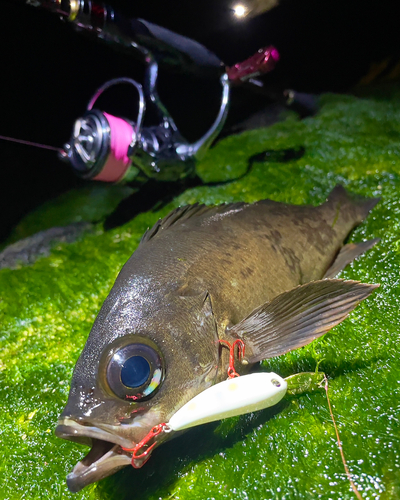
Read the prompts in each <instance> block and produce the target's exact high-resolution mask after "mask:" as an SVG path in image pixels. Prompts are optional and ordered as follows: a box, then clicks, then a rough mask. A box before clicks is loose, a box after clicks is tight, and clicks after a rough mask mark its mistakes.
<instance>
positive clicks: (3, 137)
mask: <svg viewBox="0 0 400 500" xmlns="http://www.w3.org/2000/svg"><path fill="white" fill-rule="evenodd" d="M0 139H3V141H9V142H16V143H18V144H25V145H26V146H34V147H35V148H41V149H49V150H50V151H57V152H60V151H61V148H56V147H55V146H48V145H47V144H39V143H38V142H31V141H24V140H22V139H14V138H13V137H7V136H5V135H0Z"/></svg>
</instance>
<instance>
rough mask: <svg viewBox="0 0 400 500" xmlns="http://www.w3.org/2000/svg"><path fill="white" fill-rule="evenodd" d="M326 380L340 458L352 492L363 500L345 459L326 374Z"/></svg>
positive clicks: (326, 390) (326, 389)
mask: <svg viewBox="0 0 400 500" xmlns="http://www.w3.org/2000/svg"><path fill="white" fill-rule="evenodd" d="M324 380H325V392H326V399H327V400H328V406H329V413H330V414H331V418H332V422H333V427H334V428H335V432H336V439H337V443H338V446H339V451H340V456H341V457H342V462H343V466H344V470H345V472H346V476H347V479H348V480H349V483H350V486H351V488H352V490H353V491H354V494H355V496H356V497H357V498H358V499H359V500H363V498H362V496H361V494H360V492H359V491H358V489H357V486H356V485H355V484H354V482H353V480H352V478H351V474H350V471H349V468H348V466H347V462H346V459H345V458H344V453H343V447H342V442H341V440H340V436H339V431H338V428H337V425H336V421H335V417H334V416H333V411H332V406H331V402H330V399H329V395H328V379H327V377H326V375H325V374H324Z"/></svg>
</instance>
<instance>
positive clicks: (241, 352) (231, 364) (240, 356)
mask: <svg viewBox="0 0 400 500" xmlns="http://www.w3.org/2000/svg"><path fill="white" fill-rule="evenodd" d="M219 343H220V344H222V345H224V346H225V347H227V348H228V349H229V368H228V377H229V378H235V377H239V376H240V375H239V374H238V373H237V371H236V370H235V347H236V346H237V348H238V353H237V358H238V360H239V361H240V360H241V359H243V358H244V350H245V345H244V342H243V340H240V339H237V340H235V341H234V342H233V343H232V344H230V343H229V342H228V341H227V340H219Z"/></svg>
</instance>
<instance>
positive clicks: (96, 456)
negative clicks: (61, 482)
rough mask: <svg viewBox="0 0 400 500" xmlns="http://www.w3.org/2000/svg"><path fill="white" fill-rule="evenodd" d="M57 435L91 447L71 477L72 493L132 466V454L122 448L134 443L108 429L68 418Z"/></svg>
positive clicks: (68, 478) (69, 482) (59, 426)
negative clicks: (79, 422)
mask: <svg viewBox="0 0 400 500" xmlns="http://www.w3.org/2000/svg"><path fill="white" fill-rule="evenodd" d="M55 434H56V436H57V437H60V438H63V439H68V440H70V441H75V442H77V443H82V444H87V445H89V446H91V449H90V451H89V453H88V454H87V455H86V456H85V457H84V458H83V459H82V460H81V461H80V462H78V463H77V464H76V465H75V467H74V469H73V470H72V472H71V473H70V474H68V476H67V486H68V488H69V490H70V491H71V492H72V493H76V492H78V491H80V490H81V489H82V488H84V487H85V486H87V485H88V484H91V483H93V482H95V481H99V480H100V479H103V478H105V477H107V476H110V475H111V474H114V472H116V471H117V470H118V469H121V468H122V467H125V466H126V465H130V463H131V458H132V453H130V452H128V451H125V450H123V449H122V447H124V448H132V446H134V445H132V441H129V440H128V439H126V438H123V437H121V436H118V435H116V434H112V433H110V432H108V431H107V430H105V429H100V428H98V427H93V426H86V425H82V424H78V423H77V422H75V421H74V420H70V419H64V420H63V421H61V422H60V423H59V424H58V425H57V427H56V430H55Z"/></svg>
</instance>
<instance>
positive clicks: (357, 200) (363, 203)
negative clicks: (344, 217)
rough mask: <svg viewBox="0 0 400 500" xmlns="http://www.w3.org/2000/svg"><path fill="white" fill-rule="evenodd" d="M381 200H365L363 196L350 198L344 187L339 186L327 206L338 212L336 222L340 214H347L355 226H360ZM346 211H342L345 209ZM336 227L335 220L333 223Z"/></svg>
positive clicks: (332, 192)
mask: <svg viewBox="0 0 400 500" xmlns="http://www.w3.org/2000/svg"><path fill="white" fill-rule="evenodd" d="M379 200H380V198H363V197H361V196H350V194H349V193H348V192H347V191H346V190H345V188H344V187H343V186H341V185H340V184H338V185H337V186H336V187H334V188H333V190H332V191H331V192H330V194H329V196H328V199H327V201H326V205H328V206H331V207H334V208H335V212H336V221H337V219H338V217H339V213H341V214H344V213H347V214H348V215H349V216H350V217H351V219H352V220H353V223H354V226H353V227H355V226H357V225H358V224H360V223H361V222H362V221H363V220H364V219H365V218H366V217H367V215H368V213H369V212H370V211H371V210H372V209H373V208H374V206H375V205H376V204H377V203H378V202H379ZM344 207H345V208H346V210H342V209H343V208H344ZM332 222H333V224H332V226H334V224H335V219H334V220H333V221H332Z"/></svg>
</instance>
